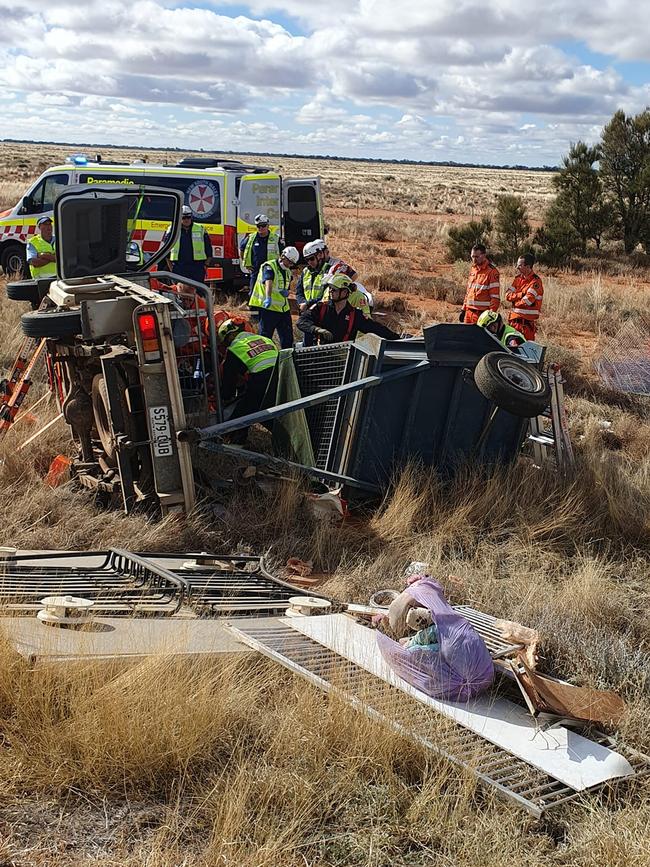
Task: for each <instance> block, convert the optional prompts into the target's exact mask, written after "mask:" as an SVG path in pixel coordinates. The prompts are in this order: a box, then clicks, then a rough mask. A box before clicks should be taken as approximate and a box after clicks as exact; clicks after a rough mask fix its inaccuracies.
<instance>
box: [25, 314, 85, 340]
mask: <svg viewBox="0 0 650 867" xmlns="http://www.w3.org/2000/svg"><path fill="white" fill-rule="evenodd" d="M20 326H21V328H22V329H23V333H24V334H26V335H27V337H54V338H56V337H72V336H73V335H75V334H81V313H80V312H79V311H78V310H57V309H56V308H53V309H52V310H38V311H37V312H35V313H23V315H22V316H21V317H20Z"/></svg>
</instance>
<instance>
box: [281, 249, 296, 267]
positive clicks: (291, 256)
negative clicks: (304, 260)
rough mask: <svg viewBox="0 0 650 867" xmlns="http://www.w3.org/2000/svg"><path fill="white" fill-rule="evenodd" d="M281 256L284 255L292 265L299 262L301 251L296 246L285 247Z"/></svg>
mask: <svg viewBox="0 0 650 867" xmlns="http://www.w3.org/2000/svg"><path fill="white" fill-rule="evenodd" d="M280 256H284V258H285V259H286V260H287V261H288V262H291V264H292V265H297V264H298V259H300V253H299V252H298V251H297V250H296V248H295V247H285V248H284V250H283V251H282V253H280Z"/></svg>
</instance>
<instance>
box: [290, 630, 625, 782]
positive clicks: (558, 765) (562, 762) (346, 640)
mask: <svg viewBox="0 0 650 867" xmlns="http://www.w3.org/2000/svg"><path fill="white" fill-rule="evenodd" d="M281 622H282V623H286V624H287V625H288V626H291V628H292V629H295V630H297V631H299V632H301V633H302V634H303V635H306V636H308V637H309V638H312V639H313V640H314V641H317V642H318V643H319V644H322V645H323V646H324V647H328V648H330V649H331V650H333V651H334V652H336V653H338V654H339V655H340V656H342V657H344V658H345V659H348V660H350V661H351V662H354V663H355V664H356V665H358V666H360V667H361V668H363V669H365V670H366V671H368V672H370V673H371V674H374V675H375V676H376V677H379V678H381V679H382V680H384V681H386V682H387V683H390V684H392V685H393V686H396V687H398V688H399V689H401V690H402V691H404V692H405V693H407V694H408V695H411V696H413V697H414V698H416V699H417V700H418V701H420V702H422V703H423V704H426V705H428V706H429V707H432V708H434V709H435V710H436V711H438V712H439V713H442V714H444V715H445V716H446V717H448V718H449V719H453V720H454V721H455V722H457V723H458V724H459V725H462V726H464V727H465V728H467V729H469V730H470V731H473V732H475V733H476V734H478V735H480V736H481V737H483V738H485V739H486V740H488V741H490V742H491V743H493V744H495V745H496V746H498V747H501V748H502V749H504V750H507V751H508V752H510V753H512V754H513V755H515V756H518V757H519V758H521V759H523V760H524V761H526V762H528V763H529V764H531V765H533V766H534V767H536V768H539V769H540V770H541V771H543V772H544V773H546V774H549V775H550V776H552V777H554V778H555V779H557V780H560V781H561V782H563V783H564V784H565V785H567V786H570V787H571V788H572V789H574V790H575V791H577V792H581V791H584V790H585V789H588V788H589V787H591V786H595V785H598V784H599V783H604V782H606V781H607V780H611V779H615V778H617V777H626V776H631V775H633V774H634V769H633V768H632V766H631V765H630V763H629V762H628V761H627V759H625V758H624V757H623V756H621V755H620V754H619V753H616V752H614V751H613V750H610V749H608V748H607V747H604V746H601V745H600V744H597V743H594V742H593V741H590V740H588V739H587V738H585V737H583V736H582V735H580V734H578V733H576V732H574V731H571V730H570V729H567V728H565V727H564V726H554V727H553V728H552V729H550V730H547V731H542V730H541V729H540V727H539V723H538V722H536V721H535V720H534V719H533V718H532V717H531V716H530V714H529V713H528V712H527V711H526V710H525V709H524V708H523V707H520V706H518V705H516V704H514V703H513V702H510V701H507V700H506V699H502V698H498V699H494V698H491V697H490V696H488V695H486V696H478V697H477V698H475V699H473V700H472V701H469V702H467V703H465V704H461V703H457V702H444V701H438V700H436V699H433V698H431V697H430V696H428V695H425V693H423V692H420V691H419V690H417V689H415V688H414V687H412V686H411V685H410V684H408V683H407V682H406V681H405V680H403V679H402V678H401V677H398V676H397V675H396V674H395V673H394V672H393V671H392V669H391V668H390V667H389V666H388V664H387V663H386V662H385V661H384V659H383V657H382V655H381V653H380V652H379V648H378V647H377V641H376V636H375V633H374V631H373V630H370V629H368V628H367V627H365V626H362V625H360V624H358V623H356V622H355V621H354V620H352V619H351V618H350V617H348V616H346V615H345V614H332V615H326V616H319V617H299V618H295V619H289V618H284V619H282V620H281Z"/></svg>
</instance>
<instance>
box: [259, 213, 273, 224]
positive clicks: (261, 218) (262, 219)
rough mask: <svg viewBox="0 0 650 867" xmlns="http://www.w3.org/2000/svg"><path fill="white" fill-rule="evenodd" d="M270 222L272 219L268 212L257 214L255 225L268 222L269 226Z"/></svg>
mask: <svg viewBox="0 0 650 867" xmlns="http://www.w3.org/2000/svg"><path fill="white" fill-rule="evenodd" d="M270 222H271V221H270V220H269V218H268V217H267V216H266V214H255V225H256V226H259V225H260V224H261V223H266V225H267V226H268V224H269V223H270Z"/></svg>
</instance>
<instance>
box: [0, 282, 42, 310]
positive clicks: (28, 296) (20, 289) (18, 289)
mask: <svg viewBox="0 0 650 867" xmlns="http://www.w3.org/2000/svg"><path fill="white" fill-rule="evenodd" d="M7 298H9V299H10V300H11V301H29V303H30V304H31V305H32V306H33V307H38V305H39V304H40V301H41V296H40V293H39V291H38V284H37V283H36V280H18V281H16V282H14V283H7Z"/></svg>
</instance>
